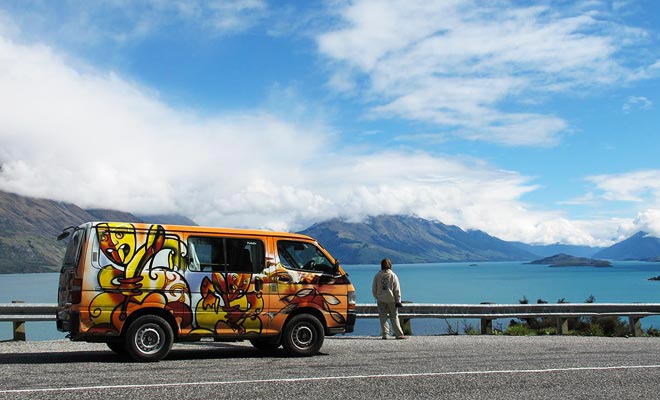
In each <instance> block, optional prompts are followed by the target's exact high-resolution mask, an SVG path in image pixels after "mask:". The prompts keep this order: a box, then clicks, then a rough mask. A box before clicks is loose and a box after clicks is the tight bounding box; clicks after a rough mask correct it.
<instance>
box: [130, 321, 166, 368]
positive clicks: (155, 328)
mask: <svg viewBox="0 0 660 400" xmlns="http://www.w3.org/2000/svg"><path fill="white" fill-rule="evenodd" d="M173 341H174V333H173V332H172V327H171V326H170V324H168V323H167V321H165V320H164V319H163V318H161V317H159V316H157V315H143V316H141V317H139V318H138V319H136V320H135V321H133V323H132V324H131V325H130V326H129V327H128V331H127V332H126V351H127V352H128V354H129V355H130V356H131V357H132V358H133V359H134V360H136V361H159V360H161V359H163V358H164V357H165V356H167V354H168V353H169V352H170V349H171V348H172V342H173Z"/></svg>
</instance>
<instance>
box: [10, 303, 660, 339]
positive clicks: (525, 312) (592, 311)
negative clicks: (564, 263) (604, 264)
mask: <svg viewBox="0 0 660 400" xmlns="http://www.w3.org/2000/svg"><path fill="white" fill-rule="evenodd" d="M56 313H57V304H54V303H21V302H14V303H0V322H2V321H8V322H13V324H14V340H25V322H26V321H54V320H55V316H56ZM356 313H357V317H358V318H378V307H377V306H376V305H375V304H358V305H357V306H356ZM653 315H660V303H557V304H421V303H404V304H403V307H401V308H400V309H399V319H400V320H401V322H402V325H403V327H404V330H405V331H406V334H411V331H412V329H411V327H410V320H411V319H413V318H441V319H457V318H458V319H479V320H481V333H482V334H492V333H493V325H492V323H493V320H495V319H500V318H541V317H554V318H557V333H558V334H563V333H566V332H567V331H568V318H576V317H602V316H618V317H628V319H629V322H630V329H631V332H630V333H631V334H632V335H633V336H641V335H642V328H641V324H640V322H639V320H640V319H641V318H644V317H648V316H653Z"/></svg>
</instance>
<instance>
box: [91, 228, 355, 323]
mask: <svg viewBox="0 0 660 400" xmlns="http://www.w3.org/2000/svg"><path fill="white" fill-rule="evenodd" d="M94 234H95V236H96V244H97V247H98V250H99V256H98V260H97V262H98V274H97V276H96V281H97V282H96V283H97V285H98V287H100V288H101V291H100V292H97V294H96V295H95V296H94V297H93V299H92V300H91V301H90V302H89V306H88V313H87V314H88V317H87V318H84V319H83V320H82V321H81V322H82V325H83V326H84V327H86V328H87V331H88V332H90V333H112V332H114V333H118V332H121V329H122V326H123V324H124V322H125V321H126V319H127V318H128V316H130V315H131V313H132V312H134V311H136V310H138V309H141V308H144V307H153V308H159V309H163V310H166V311H167V312H169V313H170V314H171V315H172V316H173V317H174V318H175V320H176V322H177V325H178V328H179V330H180V333H181V334H201V335H213V334H220V333H228V332H229V333H232V334H235V335H244V334H259V333H261V332H262V330H263V329H264V327H265V326H266V324H268V323H270V322H271V320H272V317H273V315H275V314H290V313H292V312H293V311H294V310H295V309H296V308H298V307H310V306H311V307H314V308H316V309H318V310H320V311H322V312H324V313H326V314H327V315H329V317H330V318H328V319H327V321H326V323H327V325H328V326H329V327H331V326H340V325H344V324H345V323H346V321H345V318H344V316H343V315H342V313H341V310H342V307H340V306H341V300H340V297H338V296H336V295H335V294H339V293H340V290H339V288H337V287H336V286H334V285H336V284H340V283H341V284H346V283H347V282H348V280H347V279H346V278H340V279H339V280H338V281H334V282H332V283H330V282H329V283H327V284H324V285H320V284H319V277H320V275H321V274H320V273H318V272H316V273H314V272H303V271H292V270H290V269H287V268H285V267H284V266H283V265H282V264H281V263H280V264H276V265H271V266H269V267H268V268H265V269H263V271H261V273H260V274H259V275H260V279H262V281H263V285H262V287H263V290H256V289H255V285H254V275H255V274H252V273H237V272H202V271H193V270H190V269H188V268H187V266H188V263H189V260H190V259H191V258H192V257H190V255H189V254H188V251H189V247H188V246H187V245H186V242H185V241H184V238H181V237H180V236H179V234H176V233H172V232H167V231H166V229H165V228H164V227H163V226H161V225H151V226H149V227H148V229H137V228H136V227H135V226H134V225H133V224H126V223H100V224H98V225H97V226H96V227H95V230H94ZM190 248H192V247H190ZM193 252H194V250H193ZM335 292H336V293H335ZM343 293H345V289H344V290H343ZM267 295H270V296H272V297H271V298H272V299H274V300H272V303H273V304H270V305H267V303H266V302H265V297H266V296H267ZM266 306H268V307H270V308H271V309H270V310H268V309H265V308H266ZM343 310H344V312H345V310H346V306H345V305H343ZM268 311H270V312H268Z"/></svg>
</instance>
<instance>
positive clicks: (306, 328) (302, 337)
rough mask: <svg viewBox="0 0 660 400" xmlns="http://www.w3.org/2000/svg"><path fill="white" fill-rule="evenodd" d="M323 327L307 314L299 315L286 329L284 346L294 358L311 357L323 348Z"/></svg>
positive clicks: (283, 340)
mask: <svg viewBox="0 0 660 400" xmlns="http://www.w3.org/2000/svg"><path fill="white" fill-rule="evenodd" d="M323 339H324V333H323V325H321V322H320V321H319V320H318V319H317V318H315V317H313V316H311V315H307V314H299V315H296V316H294V317H293V318H291V320H290V321H289V322H288V323H287V324H286V327H285V328H284V337H283V338H282V346H283V347H284V350H286V351H287V352H288V353H289V354H291V355H293V356H311V355H314V354H316V353H318V352H319V350H321V346H323Z"/></svg>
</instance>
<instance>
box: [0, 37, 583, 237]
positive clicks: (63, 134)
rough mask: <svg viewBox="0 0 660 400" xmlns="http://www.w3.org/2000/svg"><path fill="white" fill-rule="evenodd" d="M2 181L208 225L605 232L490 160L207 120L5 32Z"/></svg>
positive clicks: (320, 129) (11, 187) (0, 43)
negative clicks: (426, 225)
mask: <svg viewBox="0 0 660 400" xmlns="http://www.w3.org/2000/svg"><path fill="white" fill-rule="evenodd" d="M0 87H2V88H3V90H2V91H0V165H1V167H2V168H1V169H0V190H6V191H11V192H16V193H20V194H24V195H31V196H37V197H47V198H51V199H55V200H62V201H69V202H73V203H76V204H78V205H80V206H83V207H103V208H113V209H121V210H125V211H131V212H138V213H181V214H184V215H187V216H189V217H191V218H193V219H194V220H196V221H197V222H199V223H201V224H206V225H222V226H238V227H253V228H271V229H284V230H296V229H301V228H305V227H307V226H308V225H310V224H311V223H313V222H318V221H321V220H325V219H327V218H332V217H344V218H349V219H352V220H357V219H359V218H361V217H363V216H366V215H377V214H417V215H419V216H421V217H425V218H431V219H437V220H440V221H442V222H445V223H448V224H456V225H459V226H461V227H462V228H465V229H481V230H484V231H486V232H488V233H490V234H493V235H496V236H499V237H502V238H504V239H509V240H523V241H535V242H538V241H548V242H557V241H561V240H564V239H566V238H571V240H572V241H574V242H580V243H590V242H593V241H594V238H593V237H591V236H590V235H589V233H588V231H587V230H585V229H583V228H581V227H580V226H579V225H576V224H575V223H573V222H571V221H568V220H566V219H565V218H563V217H562V215H561V214H558V213H554V212H540V211H534V210H531V209H530V208H529V207H527V206H526V205H525V204H524V203H523V202H522V201H521V198H522V196H524V194H525V193H529V192H531V191H533V190H535V189H536V186H535V185H534V184H533V183H531V182H530V179H529V178H527V177H525V176H522V175H520V174H518V173H516V172H511V171H502V170H499V169H497V168H496V167H494V166H493V165H490V164H488V163H485V162H483V161H480V160H475V159H462V158H456V157H447V156H434V155H431V154H428V153H425V152H411V151H400V150H399V151H388V152H378V153H368V154H365V153H361V152H354V151H351V150H349V149H345V148H340V147H338V146H337V144H336V143H334V142H333V141H332V140H333V138H334V136H333V134H332V130H331V129H330V128H328V127H327V126H325V125H324V124H323V122H322V121H321V122H319V121H316V120H307V121H305V120H304V119H302V118H297V119H296V121H297V122H295V123H292V122H288V121H286V120H283V119H281V118H279V117H277V116H274V115H272V114H269V113H268V112H265V111H258V110H246V111H244V112H242V113H234V114H229V115H215V116H210V117H202V116H199V115H195V114H194V113H184V112H181V111H178V110H175V109H173V108H172V107H170V106H168V105H167V104H165V103H163V102H162V101H160V100H159V99H158V97H157V95H156V94H154V92H153V91H150V90H147V89H145V88H142V87H139V86H136V85H135V84H133V83H131V82H129V81H127V80H126V79H124V78H122V77H121V76H118V75H116V74H113V73H107V72H103V71H98V70H94V69H93V68H90V67H88V66H79V67H76V66H73V65H71V64H70V63H69V62H67V61H65V60H64V59H63V58H62V57H61V56H60V55H58V53H57V52H56V51H54V50H53V49H52V48H49V47H46V46H39V45H33V46H28V45H19V44H16V43H14V42H12V41H9V40H6V39H3V38H1V37H0Z"/></svg>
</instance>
